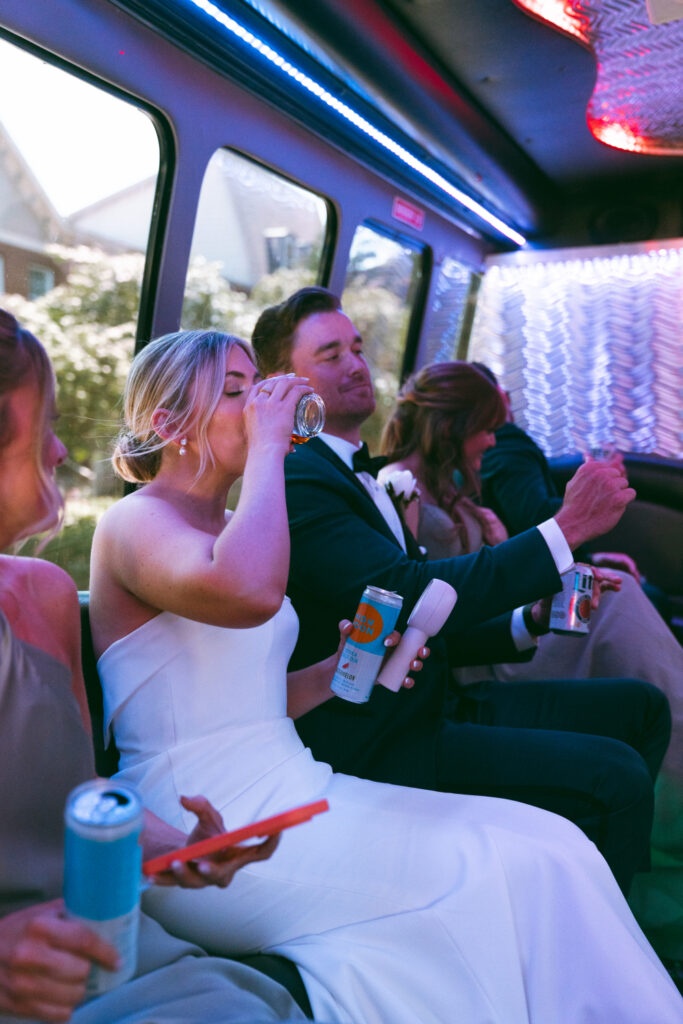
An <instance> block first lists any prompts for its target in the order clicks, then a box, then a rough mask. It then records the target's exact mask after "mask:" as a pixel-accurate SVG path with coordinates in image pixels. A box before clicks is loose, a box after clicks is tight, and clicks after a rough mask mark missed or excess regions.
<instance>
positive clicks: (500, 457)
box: [481, 423, 562, 536]
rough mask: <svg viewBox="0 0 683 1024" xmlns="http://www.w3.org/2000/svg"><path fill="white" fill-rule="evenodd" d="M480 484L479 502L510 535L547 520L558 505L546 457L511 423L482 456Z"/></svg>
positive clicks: (531, 439)
mask: <svg viewBox="0 0 683 1024" xmlns="http://www.w3.org/2000/svg"><path fill="white" fill-rule="evenodd" d="M481 485H482V486H481V497H482V502H483V504H484V505H486V506H488V508H491V509H493V511H494V512H495V513H496V515H497V516H498V517H499V518H500V519H502V521H503V523H504V524H505V526H506V528H507V531H508V533H509V534H510V535H511V536H512V535H513V534H516V533H521V531H522V530H528V529H529V527H531V526H535V525H536V524H537V523H542V522H543V521H544V520H545V519H550V517H551V516H554V515H555V513H556V512H557V510H558V509H559V507H560V505H561V504H562V498H561V497H560V496H559V495H558V493H557V488H556V487H555V483H554V481H553V478H552V474H551V472H550V465H549V463H548V460H547V458H546V457H545V455H544V454H543V452H542V451H541V449H540V448H539V447H538V445H537V444H536V442H535V441H534V439H533V438H532V437H529V435H528V434H527V433H525V432H524V431H523V430H522V429H521V427H518V426H517V425H516V424H514V423H505V424H504V425H503V426H502V427H501V428H500V429H499V430H497V431H496V446H495V448H489V450H488V451H487V452H486V453H485V454H484V458H483V459H482V463H481Z"/></svg>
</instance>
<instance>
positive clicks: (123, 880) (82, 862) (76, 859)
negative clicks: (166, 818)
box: [64, 779, 143, 997]
mask: <svg viewBox="0 0 683 1024" xmlns="http://www.w3.org/2000/svg"><path fill="white" fill-rule="evenodd" d="M64 821H65V824H66V831H65V838H64V903H65V904H66V909H67V913H68V915H69V917H72V918H75V919H77V920H79V921H83V923H84V924H87V925H88V927H89V928H91V929H92V931H94V932H96V933H97V934H98V935H99V936H101V938H103V939H105V940H106V941H107V942H109V943H111V945H112V946H114V947H115V948H116V949H117V951H118V954H119V957H120V967H119V969H118V970H116V971H107V970H105V969H104V968H103V967H99V966H98V965H97V964H93V966H92V969H91V972H90V975H89V977H88V981H87V985H86V995H87V997H91V996H95V995H101V994H102V993H103V992H107V991H109V989H112V988H116V986H117V985H120V984H121V983H122V982H124V981H128V979H129V978H132V976H133V975H134V974H135V969H136V966H137V957H138V926H139V920H140V891H141V879H142V847H141V846H140V833H141V831H142V823H143V806H142V801H141V799H140V797H139V796H138V794H137V792H136V791H135V790H134V789H133V788H132V787H131V786H126V785H121V784H120V783H115V782H113V781H112V780H110V779H93V780H92V781H91V782H85V783H83V785H82V786H77V787H76V789H74V790H72V791H71V793H70V794H69V796H68V799H67V801H66V808H65V811H64Z"/></svg>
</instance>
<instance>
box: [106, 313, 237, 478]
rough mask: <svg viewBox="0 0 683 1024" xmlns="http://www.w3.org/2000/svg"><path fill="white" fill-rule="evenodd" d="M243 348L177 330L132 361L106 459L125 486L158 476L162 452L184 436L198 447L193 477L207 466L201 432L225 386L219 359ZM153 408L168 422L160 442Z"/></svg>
mask: <svg viewBox="0 0 683 1024" xmlns="http://www.w3.org/2000/svg"><path fill="white" fill-rule="evenodd" d="M233 345H239V347H240V348H242V349H243V350H244V351H245V353H246V354H247V355H248V356H249V358H250V359H251V361H252V362H254V356H253V354H252V352H251V349H250V348H249V345H248V344H247V343H246V342H245V341H242V340H241V339H240V338H236V337H234V336H233V335H231V334H222V333H221V332H219V331H177V332H176V333H175V334H165V335H164V336H163V337H162V338H157V340H156V341H152V342H150V343H149V345H146V346H145V348H143V350H142V351H141V352H140V353H138V355H137V356H136V357H135V359H134V360H133V363H132V365H131V368H130V372H129V374H128V380H127V381H126V389H125V392H124V419H125V424H126V426H125V428H124V429H123V430H122V431H121V433H120V434H119V437H118V439H117V442H116V447H115V449H114V454H113V455H112V462H113V465H114V469H115V470H116V472H117V473H118V474H119V476H121V477H123V479H124V480H128V481H130V482H131V483H148V482H149V481H150V480H153V479H154V477H155V476H156V474H157V473H158V472H159V467H160V466H161V459H162V454H163V451H164V448H166V447H167V446H168V445H169V443H170V441H171V440H179V439H180V438H182V437H184V436H185V435H186V434H188V433H189V432H192V433H193V435H194V440H195V443H196V444H197V447H198V449H199V456H200V462H199V469H198V471H197V477H199V476H201V474H202V473H203V472H204V470H205V469H206V467H207V465H208V464H209V463H213V453H212V451H211V446H210V445H209V442H208V438H207V430H208V426H209V422H210V420H211V417H212V416H213V413H214V410H215V408H216V406H217V405H218V402H219V400H220V397H221V394H222V393H223V388H224V386H225V359H226V356H227V354H228V352H229V351H230V349H231V348H232V346H233ZM157 409H165V410H167V412H168V418H167V419H166V422H165V424H164V427H165V430H164V432H165V433H166V432H167V433H168V435H169V436H168V438H162V437H160V435H159V434H158V433H157V431H156V430H155V428H154V426H153V425H152V418H153V416H154V413H155V411H156V410H157Z"/></svg>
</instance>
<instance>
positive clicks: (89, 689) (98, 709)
mask: <svg viewBox="0 0 683 1024" xmlns="http://www.w3.org/2000/svg"><path fill="white" fill-rule="evenodd" d="M88 598H89V594H88V591H87V590H79V592H78V599H79V602H80V606H81V657H82V661H83V676H84V678H85V689H86V693H87V695H88V707H89V709H90V719H91V721H92V731H93V744H94V747H95V766H96V768H97V772H98V774H99V775H112V774H113V773H114V772H115V771H116V769H117V767H118V762H119V753H118V750H117V749H116V746H115V744H114V743H113V742H112V743H110V744H109V745H108V746H107V747H106V748H105V745H104V736H103V712H102V688H101V686H100V680H99V677H98V675H97V662H96V660H95V652H94V651H93V645H92V637H91V635H90V618H89V615H88ZM234 959H236V960H239V962H240V963H243V964H247V966H248V967H253V968H254V969H255V970H257V971H261V972H262V973H263V974H266V975H267V976H268V977H269V978H272V979H273V980H274V981H277V982H279V983H280V984H281V985H283V986H284V988H286V989H287V991H288V992H289V994H290V995H291V996H292V998H293V999H295V1000H296V1002H297V1003H298V1004H299V1006H300V1007H301V1009H302V1010H303V1012H304V1013H305V1014H306V1016H307V1017H309V1018H310V1019H311V1020H312V1019H313V1011H312V1009H311V1004H310V1002H309V1000H308V995H307V994H306V988H305V986H304V983H303V981H302V980H301V975H300V974H299V971H298V970H297V968H296V966H295V964H293V963H292V962H291V960H286V959H285V958H284V957H283V956H277V955H274V954H269V953H256V954H254V955H252V956H245V957H235V958H234Z"/></svg>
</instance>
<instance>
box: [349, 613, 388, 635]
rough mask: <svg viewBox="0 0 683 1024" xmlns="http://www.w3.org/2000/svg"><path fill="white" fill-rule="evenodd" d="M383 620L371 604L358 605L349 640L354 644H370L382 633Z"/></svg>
mask: <svg viewBox="0 0 683 1024" xmlns="http://www.w3.org/2000/svg"><path fill="white" fill-rule="evenodd" d="M383 625H384V620H383V619H382V616H381V614H380V612H379V611H378V610H377V609H376V608H374V607H373V606H372V605H371V604H363V603H361V604H359V605H358V611H357V612H356V615H355V618H354V620H353V630H352V631H351V635H350V637H349V640H353V642H354V643H356V644H370V643H372V641H373V640H375V639H376V638H377V637H378V636H379V635H380V633H381V632H382V626H383Z"/></svg>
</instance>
